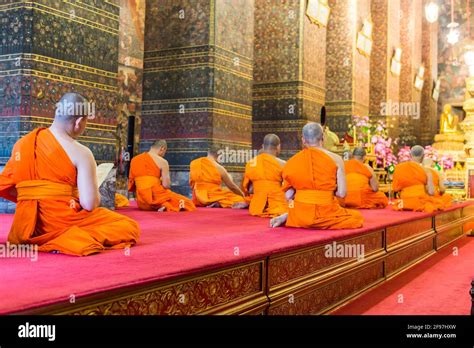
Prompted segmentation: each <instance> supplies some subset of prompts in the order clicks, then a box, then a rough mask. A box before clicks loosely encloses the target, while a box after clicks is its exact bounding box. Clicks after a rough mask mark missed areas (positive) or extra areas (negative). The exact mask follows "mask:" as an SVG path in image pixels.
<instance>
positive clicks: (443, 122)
mask: <svg viewBox="0 0 474 348" xmlns="http://www.w3.org/2000/svg"><path fill="white" fill-rule="evenodd" d="M451 111H452V107H451V105H450V104H446V105H445V106H444V108H443V113H442V114H441V118H440V127H439V129H440V134H447V133H460V130H459V127H458V124H459V117H458V116H456V115H453V114H452V113H451Z"/></svg>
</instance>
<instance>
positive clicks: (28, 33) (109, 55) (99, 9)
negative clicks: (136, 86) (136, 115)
mask: <svg viewBox="0 0 474 348" xmlns="http://www.w3.org/2000/svg"><path fill="white" fill-rule="evenodd" d="M0 23H2V26H1V34H2V37H4V38H6V42H5V43H4V44H2V45H1V46H0V55H1V56H2V62H1V63H0V64H1V65H0V165H2V164H5V162H6V160H7V159H8V157H9V156H10V154H11V151H12V147H13V145H14V143H15V142H16V141H17V140H18V139H19V138H20V137H21V136H23V135H25V134H27V133H28V132H30V131H31V130H33V129H34V128H37V127H47V126H49V125H50V124H51V122H52V119H53V116H54V112H55V105H56V103H57V102H58V101H59V99H60V98H61V96H62V95H63V94H64V93H66V92H71V91H76V92H79V93H81V94H83V95H84V96H85V97H87V98H89V100H90V101H91V102H93V103H94V104H95V115H96V117H95V119H93V120H91V121H89V125H88V127H87V129H86V132H85V133H84V135H82V136H81V137H80V139H79V140H80V141H81V142H82V143H83V144H84V145H86V146H88V147H89V148H90V149H91V150H92V152H93V153H94V155H95V157H96V159H97V160H98V161H99V162H102V161H115V160H116V124H117V117H116V103H117V67H118V32H119V6H118V4H117V3H116V2H115V1H106V0H96V1H92V0H84V1H81V2H72V1H54V0H37V1H34V2H12V1H6V0H2V1H0ZM1 210H2V209H1V207H0V211H1Z"/></svg>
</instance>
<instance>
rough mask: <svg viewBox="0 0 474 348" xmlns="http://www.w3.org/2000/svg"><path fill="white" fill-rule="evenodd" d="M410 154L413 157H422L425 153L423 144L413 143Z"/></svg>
mask: <svg viewBox="0 0 474 348" xmlns="http://www.w3.org/2000/svg"><path fill="white" fill-rule="evenodd" d="M410 155H411V157H413V158H422V157H423V156H424V155H425V149H424V148H423V146H420V145H415V146H413V147H412V148H411V150H410Z"/></svg>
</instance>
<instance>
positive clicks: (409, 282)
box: [333, 237, 474, 315]
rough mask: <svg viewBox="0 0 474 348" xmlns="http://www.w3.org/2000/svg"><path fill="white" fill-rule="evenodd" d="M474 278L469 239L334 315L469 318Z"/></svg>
mask: <svg viewBox="0 0 474 348" xmlns="http://www.w3.org/2000/svg"><path fill="white" fill-rule="evenodd" d="M454 247H457V248H458V252H459V255H458V256H454V255H453V248H454ZM473 278H474V238H472V237H465V238H463V239H461V240H458V241H456V242H454V243H453V244H452V245H450V246H448V247H446V248H444V249H442V250H440V251H439V253H438V254H436V255H434V256H432V257H431V258H429V259H427V260H425V261H423V262H421V263H419V264H418V265H416V266H414V267H413V268H411V269H410V270H408V271H406V272H405V273H402V274H401V275H399V276H398V277H395V278H393V279H391V280H389V281H388V282H386V283H383V284H382V285H380V286H379V287H377V288H375V289H373V290H371V291H369V292H367V293H366V294H364V295H362V296H361V297H359V298H358V299H356V300H355V301H353V302H351V303H349V304H348V305H346V306H344V307H342V308H340V309H339V310H338V311H336V312H334V313H333V314H336V315H351V314H373V315H393V314H395V315H469V314H470V309H471V300H470V296H469V290H470V288H471V280H472V279H473ZM401 296H402V297H401ZM399 300H403V302H402V303H399Z"/></svg>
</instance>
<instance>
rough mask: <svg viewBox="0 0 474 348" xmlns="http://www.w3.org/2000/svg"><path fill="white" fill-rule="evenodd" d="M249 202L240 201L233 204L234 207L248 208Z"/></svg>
mask: <svg viewBox="0 0 474 348" xmlns="http://www.w3.org/2000/svg"><path fill="white" fill-rule="evenodd" d="M248 206H249V205H248V203H245V202H239V203H234V204H233V205H232V209H246V208H248Z"/></svg>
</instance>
